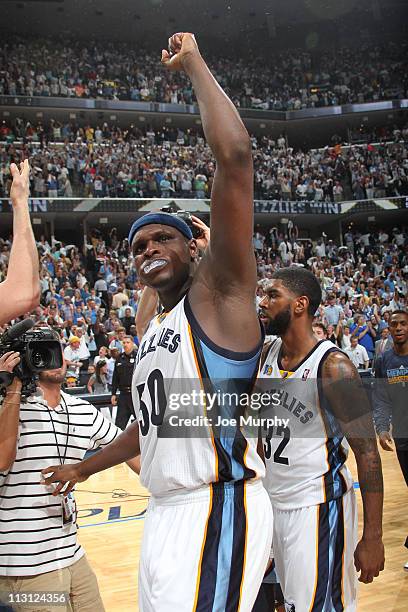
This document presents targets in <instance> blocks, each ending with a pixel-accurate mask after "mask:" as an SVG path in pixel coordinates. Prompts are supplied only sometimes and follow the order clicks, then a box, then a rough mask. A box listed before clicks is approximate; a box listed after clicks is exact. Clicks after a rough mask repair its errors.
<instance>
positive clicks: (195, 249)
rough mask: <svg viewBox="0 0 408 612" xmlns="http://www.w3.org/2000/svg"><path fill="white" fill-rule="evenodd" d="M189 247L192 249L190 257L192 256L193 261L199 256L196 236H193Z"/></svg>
mask: <svg viewBox="0 0 408 612" xmlns="http://www.w3.org/2000/svg"><path fill="white" fill-rule="evenodd" d="M188 246H189V249H190V257H191V261H197V257H198V246H197V242H196V240H195V239H194V238H192V239H191V240H190V242H189V245H188Z"/></svg>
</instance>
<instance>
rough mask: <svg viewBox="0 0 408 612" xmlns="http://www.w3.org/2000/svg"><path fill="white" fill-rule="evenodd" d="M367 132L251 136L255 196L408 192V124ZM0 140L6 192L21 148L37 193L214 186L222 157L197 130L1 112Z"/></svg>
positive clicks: (193, 194)
mask: <svg viewBox="0 0 408 612" xmlns="http://www.w3.org/2000/svg"><path fill="white" fill-rule="evenodd" d="M369 136H371V137H372V138H373V139H374V140H373V141H371V140H370V141H369V142H367V143H366V144H358V145H357V144H356V145H354V146H342V145H341V144H340V143H339V142H337V143H336V142H334V143H333V142H330V143H328V144H327V146H325V147H323V148H321V149H309V150H301V149H298V148H295V147H293V146H291V143H290V142H288V140H287V138H285V136H284V135H280V136H279V137H278V138H276V139H274V138H273V137H271V136H259V135H258V136H255V135H252V148H253V156H254V169H255V174H254V181H255V182H254V191H255V198H256V199H272V200H273V199H278V200H292V201H293V200H313V201H328V202H341V201H343V200H363V199H371V198H374V197H375V198H381V197H394V196H402V195H408V126H407V125H405V126H403V127H397V126H394V127H384V128H382V129H381V128H377V130H376V133H370V134H367V137H369ZM332 140H333V139H332ZM335 140H336V137H334V141H335ZM0 141H1V142H2V144H0V197H7V196H8V194H9V191H10V186H11V175H10V170H9V166H10V162H11V161H12V160H14V161H16V160H17V161H18V160H19V159H23V158H24V157H29V158H30V160H31V167H32V171H31V193H32V195H33V196H35V197H38V198H41V197H50V198H54V197H57V196H61V197H73V196H74V197H95V198H101V197H120V198H137V197H142V198H143V197H144V198H152V197H163V198H169V197H172V198H173V197H181V198H183V197H184V198H209V197H210V195H211V187H212V182H213V178H214V172H215V163H214V159H213V156H212V154H211V151H210V149H209V148H208V146H207V145H206V143H205V141H204V138H203V136H202V133H201V132H200V131H198V130H196V129H189V128H182V127H178V128H176V127H168V126H163V127H161V128H153V127H146V128H144V129H143V128H140V127H136V126H135V125H134V124H131V125H130V126H129V127H128V128H126V129H125V128H121V127H120V126H118V125H109V124H108V123H103V124H101V125H96V126H95V127H92V126H91V125H88V126H85V127H80V126H79V125H77V124H75V122H72V121H71V122H70V121H67V122H65V123H61V122H58V121H56V120H53V119H51V120H50V121H48V122H46V123H45V124H43V123H42V122H37V123H35V124H33V123H31V122H29V121H24V120H23V119H22V118H17V119H16V120H15V121H14V122H6V121H3V123H2V125H1V126H0ZM372 142H374V144H372ZM329 145H330V146H329Z"/></svg>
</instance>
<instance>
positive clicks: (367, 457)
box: [322, 352, 384, 583]
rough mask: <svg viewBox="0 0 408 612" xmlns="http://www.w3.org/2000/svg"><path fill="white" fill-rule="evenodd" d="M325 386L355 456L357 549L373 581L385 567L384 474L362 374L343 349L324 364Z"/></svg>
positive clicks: (364, 578)
mask: <svg viewBox="0 0 408 612" xmlns="http://www.w3.org/2000/svg"><path fill="white" fill-rule="evenodd" d="M322 386H323V392H324V395H325V397H326V398H327V399H328V401H329V403H330V408H331V410H332V412H333V414H334V416H335V417H336V419H337V420H338V421H339V423H340V426H341V428H342V430H343V433H344V435H345V436H346V438H347V440H348V442H349V444H350V446H351V448H352V450H353V452H354V455H355V458H356V463H357V470H358V479H359V483H360V491H361V497H362V499H363V509H364V528H363V535H362V538H361V540H360V542H359V543H358V546H357V548H356V550H355V553H354V563H355V566H356V569H357V571H358V572H359V571H360V570H361V574H360V578H359V580H360V582H365V583H368V582H372V581H373V579H374V578H375V577H376V576H378V574H379V572H381V571H382V570H383V569H384V546H383V543H382V510H383V478H382V469H381V459H380V455H379V453H378V448H377V441H376V436H375V432H374V426H373V419H372V414H371V407H370V403H369V401H368V398H367V395H366V392H365V389H364V387H363V384H362V382H361V378H360V376H359V374H358V372H357V370H356V368H355V367H354V365H353V364H352V363H351V361H350V360H349V359H348V357H346V356H345V355H344V354H343V353H340V352H333V353H330V354H329V355H328V357H327V359H326V361H325V363H324V364H323V371H322Z"/></svg>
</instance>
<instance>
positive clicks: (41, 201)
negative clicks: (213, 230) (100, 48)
mask: <svg viewBox="0 0 408 612" xmlns="http://www.w3.org/2000/svg"><path fill="white" fill-rule="evenodd" d="M181 195H182V194H181ZM168 205H172V207H173V208H174V209H175V210H186V211H188V212H190V213H198V214H200V213H201V214H205V213H207V214H210V212H211V200H209V199H201V198H194V197H191V198H183V197H178V196H177V194H176V193H175V194H172V196H171V197H162V198H123V197H118V198H104V197H102V198H95V197H93V198H64V197H58V198H36V197H34V198H30V200H29V207H30V211H31V212H32V213H38V214H42V213H45V214H47V213H52V214H53V215H55V214H58V213H61V214H62V213H70V214H71V213H72V214H74V215H75V214H78V215H79V216H80V218H81V219H82V220H84V219H86V216H87V215H88V214H90V213H92V215H93V216H94V215H95V213H96V214H101V215H102V214H105V213H131V214H135V213H136V214H138V213H140V214H144V213H146V212H149V211H157V210H159V209H160V208H162V207H163V206H168ZM405 209H408V196H399V197H393V198H386V197H374V198H371V199H366V200H343V201H341V202H328V201H323V200H276V199H270V198H269V199H268V198H267V197H265V198H264V199H258V200H254V212H255V214H259V213H268V214H279V215H305V214H306V215H326V216H332V217H334V216H338V217H340V218H341V217H342V216H344V215H350V214H355V213H371V212H375V213H380V212H382V211H383V212H390V211H397V210H405ZM11 212H12V207H11V201H10V199H9V198H2V199H0V215H1V214H2V213H3V214H5V213H11ZM101 223H103V222H101Z"/></svg>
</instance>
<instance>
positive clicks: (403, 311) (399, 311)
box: [390, 308, 408, 317]
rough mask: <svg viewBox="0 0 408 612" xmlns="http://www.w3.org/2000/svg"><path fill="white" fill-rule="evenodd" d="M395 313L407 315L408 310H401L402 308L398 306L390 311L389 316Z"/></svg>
mask: <svg viewBox="0 0 408 612" xmlns="http://www.w3.org/2000/svg"><path fill="white" fill-rule="evenodd" d="M395 314H402V315H405V316H406V317H408V311H407V310H403V309H402V308H398V310H393V311H392V312H391V315H390V316H391V317H392V316H393V315H395Z"/></svg>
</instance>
